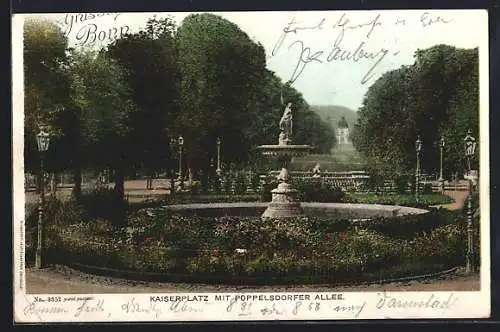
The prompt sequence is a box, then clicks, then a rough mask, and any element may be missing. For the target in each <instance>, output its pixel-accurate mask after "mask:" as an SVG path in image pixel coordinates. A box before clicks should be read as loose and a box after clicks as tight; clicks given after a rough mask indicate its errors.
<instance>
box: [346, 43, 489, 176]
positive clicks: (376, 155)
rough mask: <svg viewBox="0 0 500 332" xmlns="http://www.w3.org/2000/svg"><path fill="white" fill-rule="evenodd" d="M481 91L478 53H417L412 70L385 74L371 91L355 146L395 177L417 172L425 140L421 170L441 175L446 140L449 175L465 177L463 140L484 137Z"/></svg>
mask: <svg viewBox="0 0 500 332" xmlns="http://www.w3.org/2000/svg"><path fill="white" fill-rule="evenodd" d="M478 87H479V82H478V50H477V48H476V49H457V48H455V47H452V46H448V45H436V46H434V47H431V48H428V49H425V50H418V51H417V52H416V54H415V63H414V64H413V65H411V66H403V67H401V68H399V69H396V70H392V71H389V72H387V73H385V74H384V75H382V77H381V78H379V79H378V80H377V81H376V82H375V83H374V84H373V85H372V86H371V87H370V88H369V90H368V92H367V94H366V95H365V99H364V101H363V104H362V107H361V108H360V110H359V119H358V122H357V123H356V125H355V128H354V132H353V135H352V136H353V143H354V145H355V147H356V148H357V150H358V151H360V152H361V153H362V154H363V155H364V156H365V157H366V158H367V160H368V162H369V163H371V164H372V165H376V167H379V168H380V169H385V170H386V171H387V172H389V173H392V174H394V173H398V172H399V173H401V172H407V171H411V170H412V169H414V167H415V164H416V150H415V141H416V139H417V136H420V137H421V139H422V142H423V147H422V154H421V162H422V169H423V171H424V172H427V173H436V172H438V171H439V167H440V166H439V153H440V152H439V143H438V141H439V139H440V138H441V137H442V136H444V138H445V142H446V143H445V148H444V171H445V173H446V175H448V176H449V175H450V174H452V173H455V172H459V173H461V172H464V170H465V166H466V163H465V155H464V147H463V138H464V137H465V135H466V132H467V129H469V128H470V129H471V130H472V131H473V133H474V134H475V135H477V134H478V133H479V130H478V129H479V118H478V114H479V103H478V97H479V94H478V91H479V89H478ZM476 159H477V158H476Z"/></svg>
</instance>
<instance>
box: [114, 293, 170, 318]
mask: <svg viewBox="0 0 500 332" xmlns="http://www.w3.org/2000/svg"><path fill="white" fill-rule="evenodd" d="M121 309H122V311H123V312H125V313H127V314H154V316H155V317H156V318H158V317H160V315H161V309H160V308H159V307H157V305H156V303H154V302H149V303H148V304H147V305H146V306H144V305H143V304H141V303H139V302H137V300H136V299H135V297H133V298H131V299H130V300H129V301H127V303H124V304H122V306H121Z"/></svg>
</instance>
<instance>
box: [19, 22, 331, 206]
mask: <svg viewBox="0 0 500 332" xmlns="http://www.w3.org/2000/svg"><path fill="white" fill-rule="evenodd" d="M265 59H266V57H265V51H264V48H263V47H262V45H260V44H258V43H255V42H254V41H252V40H251V39H250V38H249V37H248V36H247V34H246V33H244V32H243V31H241V30H240V29H239V28H238V26H237V25H235V24H233V23H231V22H229V21H227V20H224V19H222V18H221V17H218V16H215V15H212V14H193V15H190V16H188V17H187V18H185V19H184V20H183V22H182V23H181V24H180V25H179V26H178V27H177V25H176V24H175V22H174V21H173V20H172V19H170V18H166V19H156V18H153V19H150V20H149V21H148V22H147V25H146V27H145V29H143V30H141V31H139V32H138V33H135V34H129V35H126V36H124V37H123V38H121V39H118V40H116V41H115V42H113V43H112V44H111V45H108V46H106V47H105V48H103V49H101V50H99V51H95V50H92V49H84V48H81V49H73V48H70V47H68V40H67V38H66V37H65V35H64V33H63V32H62V31H61V29H60V28H59V27H58V26H57V25H56V24H54V23H52V22H50V21H43V20H30V21H27V22H25V27H24V73H25V75H24V77H25V79H24V84H25V168H26V170H27V171H35V172H36V171H37V170H38V168H39V155H38V152H37V150H36V138H35V136H36V134H37V133H38V132H39V130H40V127H41V126H46V127H47V128H48V130H49V131H50V132H51V134H52V135H53V139H52V143H51V148H50V150H49V152H48V154H47V163H46V164H47V167H48V168H49V170H51V171H53V172H57V171H61V170H67V169H70V170H72V171H73V174H74V179H75V184H76V186H75V189H74V193H75V195H77V196H78V195H79V193H80V190H81V189H80V183H81V170H82V168H83V167H92V168H96V169H99V168H101V169H102V168H112V169H113V170H114V175H115V179H114V181H115V185H116V187H115V189H116V191H117V193H118V194H120V195H122V196H123V181H124V178H125V175H126V174H127V172H128V171H130V170H132V169H137V168H140V169H142V170H147V171H151V172H153V171H161V170H170V169H171V168H173V167H171V165H172V163H173V162H174V156H173V155H172V151H171V149H170V147H169V142H170V140H171V139H172V138H177V137H178V136H179V135H182V136H183V137H184V142H185V144H184V151H185V153H186V158H185V160H186V166H187V167H189V168H190V169H191V170H193V172H195V173H196V171H197V170H200V169H207V167H208V166H209V163H210V162H209V161H210V159H211V158H212V157H213V156H214V155H215V149H216V145H215V141H216V138H217V137H222V139H223V156H224V160H225V161H226V162H227V163H229V162H231V163H239V164H242V163H248V162H249V161H252V160H254V157H256V156H255V155H254V154H253V153H252V147H253V146H255V145H258V144H270V143H274V142H276V141H277V135H278V122H279V118H280V116H281V113H282V111H283V103H282V101H284V102H292V103H293V105H294V121H295V127H296V128H298V130H296V135H295V137H294V140H295V142H296V143H298V144H300V143H307V144H312V145H314V146H316V149H317V151H318V152H327V151H329V150H330V149H331V148H332V147H333V146H334V144H335V135H334V131H333V128H332V127H331V126H330V125H328V124H326V123H325V122H323V121H322V120H321V119H320V117H319V116H318V115H317V114H316V113H314V112H313V111H312V110H311V109H310V107H309V105H308V104H307V103H306V102H305V100H304V99H303V97H302V95H301V94H300V93H299V92H298V91H297V90H295V89H294V88H293V87H291V86H290V85H289V84H284V83H283V82H282V81H281V80H280V79H279V78H278V77H277V76H276V75H275V74H274V73H273V72H271V71H269V70H268V69H266V61H265Z"/></svg>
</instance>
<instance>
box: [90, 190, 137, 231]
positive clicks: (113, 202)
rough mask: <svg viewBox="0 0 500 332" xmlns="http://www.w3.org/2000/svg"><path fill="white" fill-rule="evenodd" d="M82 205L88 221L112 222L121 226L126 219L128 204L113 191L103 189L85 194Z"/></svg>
mask: <svg viewBox="0 0 500 332" xmlns="http://www.w3.org/2000/svg"><path fill="white" fill-rule="evenodd" d="M80 204H81V205H82V207H83V211H84V213H85V216H86V217H87V219H105V220H110V221H112V222H113V223H114V224H116V225H121V224H122V223H123V220H124V219H125V213H126V211H127V207H128V203H127V201H125V200H123V199H122V198H121V197H119V196H118V195H117V194H116V193H115V191H114V190H113V189H108V188H102V189H96V190H92V191H89V192H85V193H84V194H83V195H82V197H81V199H80Z"/></svg>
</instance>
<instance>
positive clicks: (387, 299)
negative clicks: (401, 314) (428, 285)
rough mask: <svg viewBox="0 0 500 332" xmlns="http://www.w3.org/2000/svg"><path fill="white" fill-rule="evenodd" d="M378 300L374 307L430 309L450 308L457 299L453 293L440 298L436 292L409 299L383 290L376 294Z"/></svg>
mask: <svg viewBox="0 0 500 332" xmlns="http://www.w3.org/2000/svg"><path fill="white" fill-rule="evenodd" d="M378 297H379V298H378V301H377V304H376V305H375V307H376V308H377V309H384V308H398V309H405V308H431V309H450V308H451V307H453V306H454V305H455V303H456V301H457V300H458V298H457V296H456V295H455V294H454V293H450V295H448V297H447V298H441V297H439V296H437V295H436V294H430V295H429V296H428V297H427V298H424V299H421V300H410V299H407V298H404V297H401V296H389V295H387V294H386V293H385V292H383V293H379V294H378Z"/></svg>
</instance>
